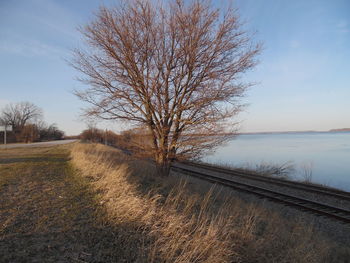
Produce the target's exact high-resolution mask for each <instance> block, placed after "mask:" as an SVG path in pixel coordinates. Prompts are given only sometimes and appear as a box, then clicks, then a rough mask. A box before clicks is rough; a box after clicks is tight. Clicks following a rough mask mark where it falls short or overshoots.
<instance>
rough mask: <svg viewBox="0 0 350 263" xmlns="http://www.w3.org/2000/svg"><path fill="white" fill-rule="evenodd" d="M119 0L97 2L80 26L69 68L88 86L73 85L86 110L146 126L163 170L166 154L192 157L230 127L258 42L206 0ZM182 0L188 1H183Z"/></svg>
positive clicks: (231, 14)
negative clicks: (82, 42) (82, 45)
mask: <svg viewBox="0 0 350 263" xmlns="http://www.w3.org/2000/svg"><path fill="white" fill-rule="evenodd" d="M161 2H162V1H158V2H157V3H154V2H153V1H142V0H135V1H124V2H122V3H121V4H120V5H119V6H118V7H115V8H106V7H101V8H100V10H99V12H98V13H97V14H96V17H95V19H94V20H93V21H92V22H91V23H89V24H88V25H87V26H85V27H83V28H82V29H81V32H82V33H83V35H84V37H85V39H86V41H87V49H85V50H84V49H80V50H79V49H77V50H75V52H74V54H75V56H74V59H73V61H72V63H71V64H72V65H73V67H75V68H76V69H77V70H79V71H80V72H82V73H83V74H84V75H85V77H84V78H81V79H80V80H81V81H83V82H84V83H86V84H88V85H89V86H90V87H89V88H87V89H85V90H80V91H77V92H76V95H78V96H79V98H80V99H82V100H83V101H86V102H88V103H90V104H91V107H90V108H88V109H87V110H86V114H87V115H90V116H97V117H100V118H102V119H110V120H125V121H128V122H132V123H134V124H140V125H141V126H142V125H143V126H146V127H148V130H149V133H150V136H151V138H152V145H153V147H152V149H153V150H152V155H153V156H154V158H155V160H156V162H157V163H158V164H159V166H160V167H161V168H162V170H163V171H168V168H169V164H170V163H171V161H172V160H174V159H181V158H193V157H198V156H200V155H201V154H203V153H204V152H205V151H207V150H211V149H213V147H215V146H217V145H219V144H221V143H222V142H223V141H225V140H227V138H228V137H229V136H230V135H232V132H233V131H234V129H235V128H234V123H233V119H232V118H233V117H234V116H235V115H236V114H237V113H238V112H239V110H240V107H241V105H240V103H239V99H240V98H241V97H242V96H243V95H244V91H245V89H246V88H247V87H248V86H249V84H246V83H243V82H242V81H240V76H241V74H242V73H244V72H245V71H247V70H248V69H250V68H252V67H253V66H254V65H255V64H256V61H255V57H256V55H257V53H258V52H259V46H258V45H253V44H251V40H250V38H249V36H248V35H247V34H246V33H245V32H243V31H242V30H241V29H240V28H241V24H240V23H239V21H238V17H237V14H236V11H235V10H233V9H230V8H227V9H225V10H219V9H214V8H213V7H212V5H211V4H210V2H209V1H199V0H197V1H196V0H193V1H186V3H185V2H184V1H182V0H177V1H170V2H167V3H166V4H164V3H161ZM188 2H189V3H188Z"/></svg>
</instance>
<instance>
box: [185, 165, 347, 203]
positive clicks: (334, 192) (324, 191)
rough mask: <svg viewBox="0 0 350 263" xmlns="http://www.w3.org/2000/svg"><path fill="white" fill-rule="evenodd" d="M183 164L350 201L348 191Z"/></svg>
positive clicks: (212, 167) (254, 174) (249, 173)
mask: <svg viewBox="0 0 350 263" xmlns="http://www.w3.org/2000/svg"><path fill="white" fill-rule="evenodd" d="M181 164H184V165H186V166H188V167H196V168H201V169H205V170H209V171H213V172H218V173H222V174H227V175H230V176H233V177H236V178H244V179H250V180H254V181H258V182H264V183H269V184H274V185H277V186H284V187H289V188H292V189H297V190H303V191H306V192H310V193H316V194H319V195H324V196H330V197H332V198H337V199H340V200H347V201H350V193H349V192H346V191H342V190H338V189H333V188H327V187H322V186H318V185H312V184H305V183H301V182H293V181H288V180H284V179H281V178H275V177H267V176H263V175H259V174H257V173H254V172H246V171H237V170H231V169H226V168H222V167H218V166H214V165H207V164H198V163H190V162H184V163H181Z"/></svg>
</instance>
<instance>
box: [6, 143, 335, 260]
mask: <svg viewBox="0 0 350 263" xmlns="http://www.w3.org/2000/svg"><path fill="white" fill-rule="evenodd" d="M72 147H73V148H72ZM70 158H71V160H69V159H70ZM154 174H155V173H154V171H153V167H152V166H151V165H150V164H149V163H146V162H142V161H137V160H133V159H131V158H130V157H129V156H126V155H124V154H123V153H121V152H120V151H118V150H116V149H112V148H109V147H105V146H102V145H92V144H75V145H74V146H71V145H70V146H58V147H54V148H31V149H13V150H6V151H0V208H1V209H0V261H1V262H31V261H36V262H330V259H329V258H327V257H328V250H329V249H328V245H327V244H326V243H325V242H323V241H322V239H321V238H319V237H318V236H317V234H316V233H314V232H313V230H312V229H311V228H306V227H304V226H301V225H300V224H297V223H288V222H286V221H284V220H283V219H281V218H280V217H279V216H278V215H277V214H272V213H270V212H269V211H266V210H264V209H262V208H258V207H256V206H253V205H248V204H246V203H244V202H243V201H239V200H237V199H233V200H226V202H225V203H224V204H223V202H221V200H218V199H217V200H216V201H215V198H214V197H215V196H216V195H215V194H213V193H214V192H215V191H213V192H212V193H211V194H210V193H208V194H207V195H205V196H202V195H201V194H199V193H195V191H194V190H193V189H192V188H191V186H190V185H186V184H184V183H182V182H178V181H177V180H176V179H174V178H171V177H169V178H166V179H163V178H158V177H156V176H154ZM216 197H217V198H221V197H218V196H216Z"/></svg>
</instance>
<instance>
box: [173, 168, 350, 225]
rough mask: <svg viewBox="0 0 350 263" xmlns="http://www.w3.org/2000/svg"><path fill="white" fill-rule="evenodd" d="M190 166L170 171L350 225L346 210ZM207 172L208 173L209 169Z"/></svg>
mask: <svg viewBox="0 0 350 263" xmlns="http://www.w3.org/2000/svg"><path fill="white" fill-rule="evenodd" d="M191 165H192V164H191ZM191 165H189V164H187V168H186V167H183V166H182V167H181V166H179V165H177V164H174V165H173V166H172V167H171V169H172V170H174V171H177V172H180V173H183V174H187V175H190V176H194V177H197V178H200V179H203V180H206V181H209V182H211V183H214V184H220V185H224V186H227V187H230V188H232V189H235V190H237V191H241V192H245V193H249V194H254V195H256V196H258V197H259V198H265V199H268V200H271V201H274V202H278V203H281V204H283V205H286V206H290V207H295V208H297V209H300V210H302V211H307V212H311V213H313V214H315V215H318V216H323V217H327V218H331V219H335V220H338V221H341V222H343V223H346V224H350V211H348V210H345V209H341V208H339V207H335V206H330V205H327V204H323V203H319V202H315V201H312V200H309V199H305V198H299V197H296V196H293V195H287V194H284V193H281V192H277V191H272V190H270V189H266V188H263V187H260V186H256V185H252V184H247V183H242V182H237V181H233V180H229V179H226V178H222V177H219V176H215V175H213V174H209V173H208V172H199V171H195V170H193V168H192V169H191V168H190V167H191ZM193 166H195V165H193ZM200 167H201V168H205V166H202V165H200ZM208 170H209V172H210V169H208ZM223 170H227V169H223ZM212 171H213V170H212ZM229 171H231V170H229ZM332 190H333V189H332ZM345 193H346V192H345Z"/></svg>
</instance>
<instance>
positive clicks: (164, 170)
mask: <svg viewBox="0 0 350 263" xmlns="http://www.w3.org/2000/svg"><path fill="white" fill-rule="evenodd" d="M156 166H157V173H158V175H159V176H168V175H169V173H170V161H169V160H168V159H167V158H166V156H164V153H163V152H160V153H159V154H158V155H157V158H156Z"/></svg>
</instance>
